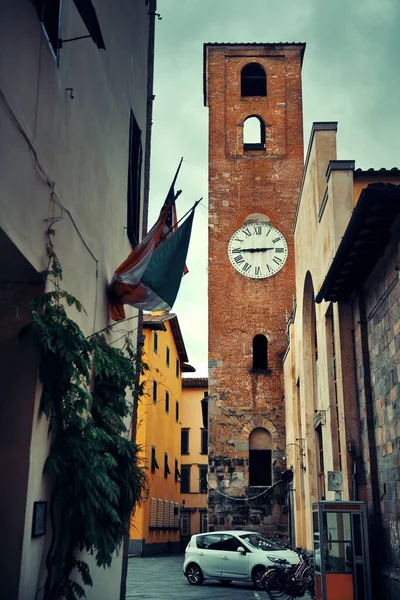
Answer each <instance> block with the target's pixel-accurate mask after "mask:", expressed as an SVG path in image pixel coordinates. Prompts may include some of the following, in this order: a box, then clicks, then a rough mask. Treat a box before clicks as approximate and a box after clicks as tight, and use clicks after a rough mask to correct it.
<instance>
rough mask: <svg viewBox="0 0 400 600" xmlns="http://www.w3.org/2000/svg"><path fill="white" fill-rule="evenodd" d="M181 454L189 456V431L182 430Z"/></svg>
mask: <svg viewBox="0 0 400 600" xmlns="http://www.w3.org/2000/svg"><path fill="white" fill-rule="evenodd" d="M181 454H189V429H181Z"/></svg>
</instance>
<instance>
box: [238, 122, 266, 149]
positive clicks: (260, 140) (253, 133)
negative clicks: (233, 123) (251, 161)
mask: <svg viewBox="0 0 400 600" xmlns="http://www.w3.org/2000/svg"><path fill="white" fill-rule="evenodd" d="M264 149H265V123H264V121H263V120H262V119H261V117H259V116H257V115H251V116H250V117H247V119H246V120H245V121H244V123H243V150H244V151H246V150H247V151H248V150H264Z"/></svg>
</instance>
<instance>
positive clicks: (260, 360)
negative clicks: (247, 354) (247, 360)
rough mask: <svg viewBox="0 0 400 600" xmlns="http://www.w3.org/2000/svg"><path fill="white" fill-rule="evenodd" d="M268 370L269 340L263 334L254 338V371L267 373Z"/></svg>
mask: <svg viewBox="0 0 400 600" xmlns="http://www.w3.org/2000/svg"><path fill="white" fill-rule="evenodd" d="M266 369H268V340H267V337H266V336H265V335H263V334H262V333H260V334H258V335H255V336H254V338H253V370H254V371H265V370H266Z"/></svg>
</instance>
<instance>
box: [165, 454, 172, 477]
mask: <svg viewBox="0 0 400 600" xmlns="http://www.w3.org/2000/svg"><path fill="white" fill-rule="evenodd" d="M170 474H171V471H170V470H169V465H168V453H167V452H165V453H164V477H165V479H167V477H168V475H170Z"/></svg>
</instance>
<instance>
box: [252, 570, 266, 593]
mask: <svg viewBox="0 0 400 600" xmlns="http://www.w3.org/2000/svg"><path fill="white" fill-rule="evenodd" d="M266 570H267V569H266V568H265V567H264V566H263V565H257V566H256V567H254V569H253V572H252V574H251V579H252V581H253V584H254V587H255V588H256V589H257V590H263V589H264V586H263V581H262V576H263V575H264V573H265V571H266Z"/></svg>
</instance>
